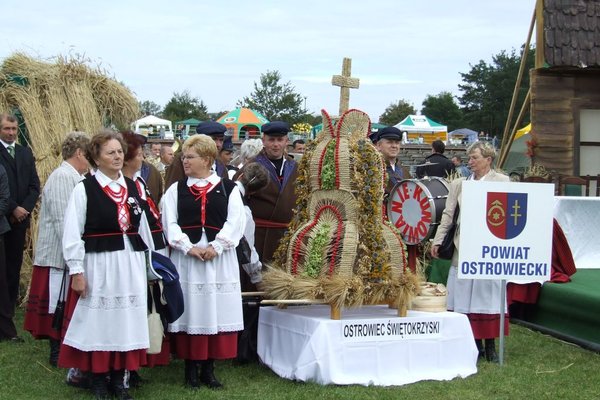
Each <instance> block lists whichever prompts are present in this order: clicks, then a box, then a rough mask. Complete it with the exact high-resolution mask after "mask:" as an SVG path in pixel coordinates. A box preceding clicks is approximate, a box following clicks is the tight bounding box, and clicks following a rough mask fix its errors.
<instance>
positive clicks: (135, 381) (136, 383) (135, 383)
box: [129, 371, 148, 389]
mask: <svg viewBox="0 0 600 400" xmlns="http://www.w3.org/2000/svg"><path fill="white" fill-rule="evenodd" d="M146 382H148V380H147V379H144V378H142V377H141V376H140V374H139V373H138V372H137V371H129V387H130V388H135V389H138V388H140V387H142V384H144V383H146Z"/></svg>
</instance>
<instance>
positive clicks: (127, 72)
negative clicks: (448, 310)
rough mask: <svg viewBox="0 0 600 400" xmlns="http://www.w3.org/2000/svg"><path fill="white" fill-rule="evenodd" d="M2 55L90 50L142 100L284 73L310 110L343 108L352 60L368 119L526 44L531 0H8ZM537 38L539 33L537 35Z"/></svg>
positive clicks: (224, 101)
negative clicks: (342, 79)
mask: <svg viewBox="0 0 600 400" xmlns="http://www.w3.org/2000/svg"><path fill="white" fill-rule="evenodd" d="M2 6H3V7H2V8H3V9H4V10H9V12H8V13H4V14H3V15H4V16H3V18H2V19H3V21H2V23H1V24H0V61H1V60H3V59H5V58H6V57H9V56H10V55H11V54H13V53H14V52H24V53H26V54H28V55H30V56H32V57H36V58H39V59H42V60H50V59H52V58H53V57H56V56H59V55H63V56H64V55H76V56H81V55H84V56H85V57H87V58H89V59H90V60H91V62H92V64H93V65H97V64H99V65H101V66H102V67H104V68H106V69H107V70H108V71H109V72H110V74H112V75H113V76H114V77H115V78H116V79H117V80H118V81H121V82H124V83H125V84H126V85H127V86H128V87H129V88H130V89H131V90H132V91H133V92H134V95H135V96H136V97H137V99H138V100H140V101H145V100H150V101H153V102H155V103H157V104H159V105H161V106H164V105H165V104H166V103H167V102H168V101H169V99H170V98H171V97H172V96H173V93H175V92H177V93H181V92H183V91H185V90H187V91H189V92H190V94H191V95H192V96H193V97H197V98H199V99H201V100H202V101H203V102H204V103H205V104H206V106H207V108H208V111H209V112H218V111H227V110H231V109H233V108H235V105H236V103H237V101H238V100H241V99H242V98H243V97H244V96H249V95H250V94H251V93H252V91H253V90H254V83H255V82H258V81H259V80H260V76H261V74H264V73H266V72H267V71H279V73H280V74H281V78H282V79H281V83H287V82H289V83H290V84H291V85H292V86H293V87H294V88H295V91H296V92H297V93H299V94H300V95H301V96H302V97H305V102H306V108H307V109H308V111H309V112H310V113H313V114H319V113H320V111H321V109H326V110H327V111H328V112H329V113H330V114H331V115H336V114H337V113H338V108H339V96H340V90H339V88H338V87H334V86H332V85H331V77H332V76H333V75H337V74H340V73H341V68H342V60H343V58H344V57H349V58H351V59H352V76H353V77H356V78H359V79H360V87H359V88H358V89H351V92H350V106H351V108H358V109H360V110H363V111H364V112H366V113H367V114H369V116H370V117H371V119H372V121H373V122H376V121H377V120H378V119H379V116H380V115H381V114H382V113H383V112H384V111H385V109H386V108H387V107H388V106H389V105H390V104H392V103H397V102H398V101H399V100H401V99H404V100H407V101H408V102H410V103H412V104H413V106H414V107H415V108H416V109H417V110H419V109H420V108H421V107H422V102H423V100H424V99H425V98H426V97H427V95H437V94H439V93H440V92H442V91H449V92H451V93H453V94H454V95H460V92H459V90H458V84H459V83H461V76H460V73H461V72H462V73H466V72H468V71H469V70H470V68H471V67H470V66H471V65H474V64H476V63H478V62H479V60H484V61H485V62H487V63H491V62H492V56H494V55H495V54H498V53H499V52H500V51H502V50H506V51H511V50H512V49H516V50H517V51H518V50H519V49H520V46H521V45H522V44H523V43H525V41H526V39H527V33H528V31H529V25H530V22H531V16H532V14H533V12H534V8H535V0H486V1H475V0H454V1H452V0H410V1H407V0H389V1H388V0H370V1H356V0H345V1H342V0H329V1H327V0H314V1H313V0H302V1H293V2H292V1H287V0H278V1H271V0H265V1H262V0H254V1H241V0H221V1H213V0H204V1H192V0H187V1H185V0H170V1H164V0H163V1H158V0H143V1H142V0H104V1H101V2H97V1H86V0H77V1H67V0H54V1H47V0H43V1H42V0H38V1H31V0H3V1H2ZM534 36H535V35H534Z"/></svg>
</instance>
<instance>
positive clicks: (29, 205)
mask: <svg viewBox="0 0 600 400" xmlns="http://www.w3.org/2000/svg"><path fill="white" fill-rule="evenodd" d="M17 133H18V122H17V119H16V118H15V117H14V116H12V115H9V114H0V144H2V145H1V146H0V164H2V166H3V167H4V169H5V170H6V175H7V177H8V186H9V190H10V198H9V200H8V210H7V212H6V215H7V217H8V222H9V225H10V229H11V230H10V231H9V232H7V233H6V234H5V235H4V245H5V247H6V249H10V251H7V252H6V258H5V260H6V273H5V274H4V276H0V280H3V281H4V282H6V286H7V287H8V298H6V296H3V297H2V298H1V299H0V302H1V303H2V304H0V309H3V310H7V311H8V312H9V316H10V319H11V321H10V322H11V323H12V317H13V316H14V311H15V306H16V304H17V299H18V296H19V278H20V275H21V264H22V262H23V250H24V247H25V234H26V233H27V228H28V227H29V223H30V216H31V212H32V211H33V208H34V207H35V204H36V203H37V201H38V198H39V197H40V180H39V178H38V175H37V171H36V169H35V160H34V158H33V153H32V152H31V149H30V148H28V147H24V146H21V145H19V144H17V143H15V142H16V140H17ZM4 328H6V327H1V328H0V332H4V330H3V329H4ZM8 330H9V333H8V334H3V336H2V337H1V338H0V340H11V341H13V342H18V341H20V340H21V339H20V338H19V337H18V336H17V334H16V331H15V332H14V335H13V334H12V332H11V331H10V327H8Z"/></svg>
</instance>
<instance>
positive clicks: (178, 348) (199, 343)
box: [171, 332, 238, 360]
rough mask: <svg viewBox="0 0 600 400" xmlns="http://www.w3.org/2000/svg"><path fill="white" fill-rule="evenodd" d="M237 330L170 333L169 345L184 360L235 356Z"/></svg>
mask: <svg viewBox="0 0 600 400" xmlns="http://www.w3.org/2000/svg"><path fill="white" fill-rule="evenodd" d="M237 342H238V333H237V332H227V333H219V334H216V335H190V334H187V333H182V332H177V333H171V347H172V349H173V352H174V353H175V354H176V355H177V357H178V358H181V359H184V360H209V359H211V360H225V359H229V358H235V357H237Z"/></svg>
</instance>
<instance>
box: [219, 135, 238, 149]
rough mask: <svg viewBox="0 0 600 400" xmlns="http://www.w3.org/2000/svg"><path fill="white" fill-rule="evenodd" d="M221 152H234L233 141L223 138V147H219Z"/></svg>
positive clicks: (226, 137) (227, 137) (229, 137)
mask: <svg viewBox="0 0 600 400" xmlns="http://www.w3.org/2000/svg"><path fill="white" fill-rule="evenodd" d="M221 151H235V149H234V148H233V140H232V138H231V136H225V139H223V147H221Z"/></svg>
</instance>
